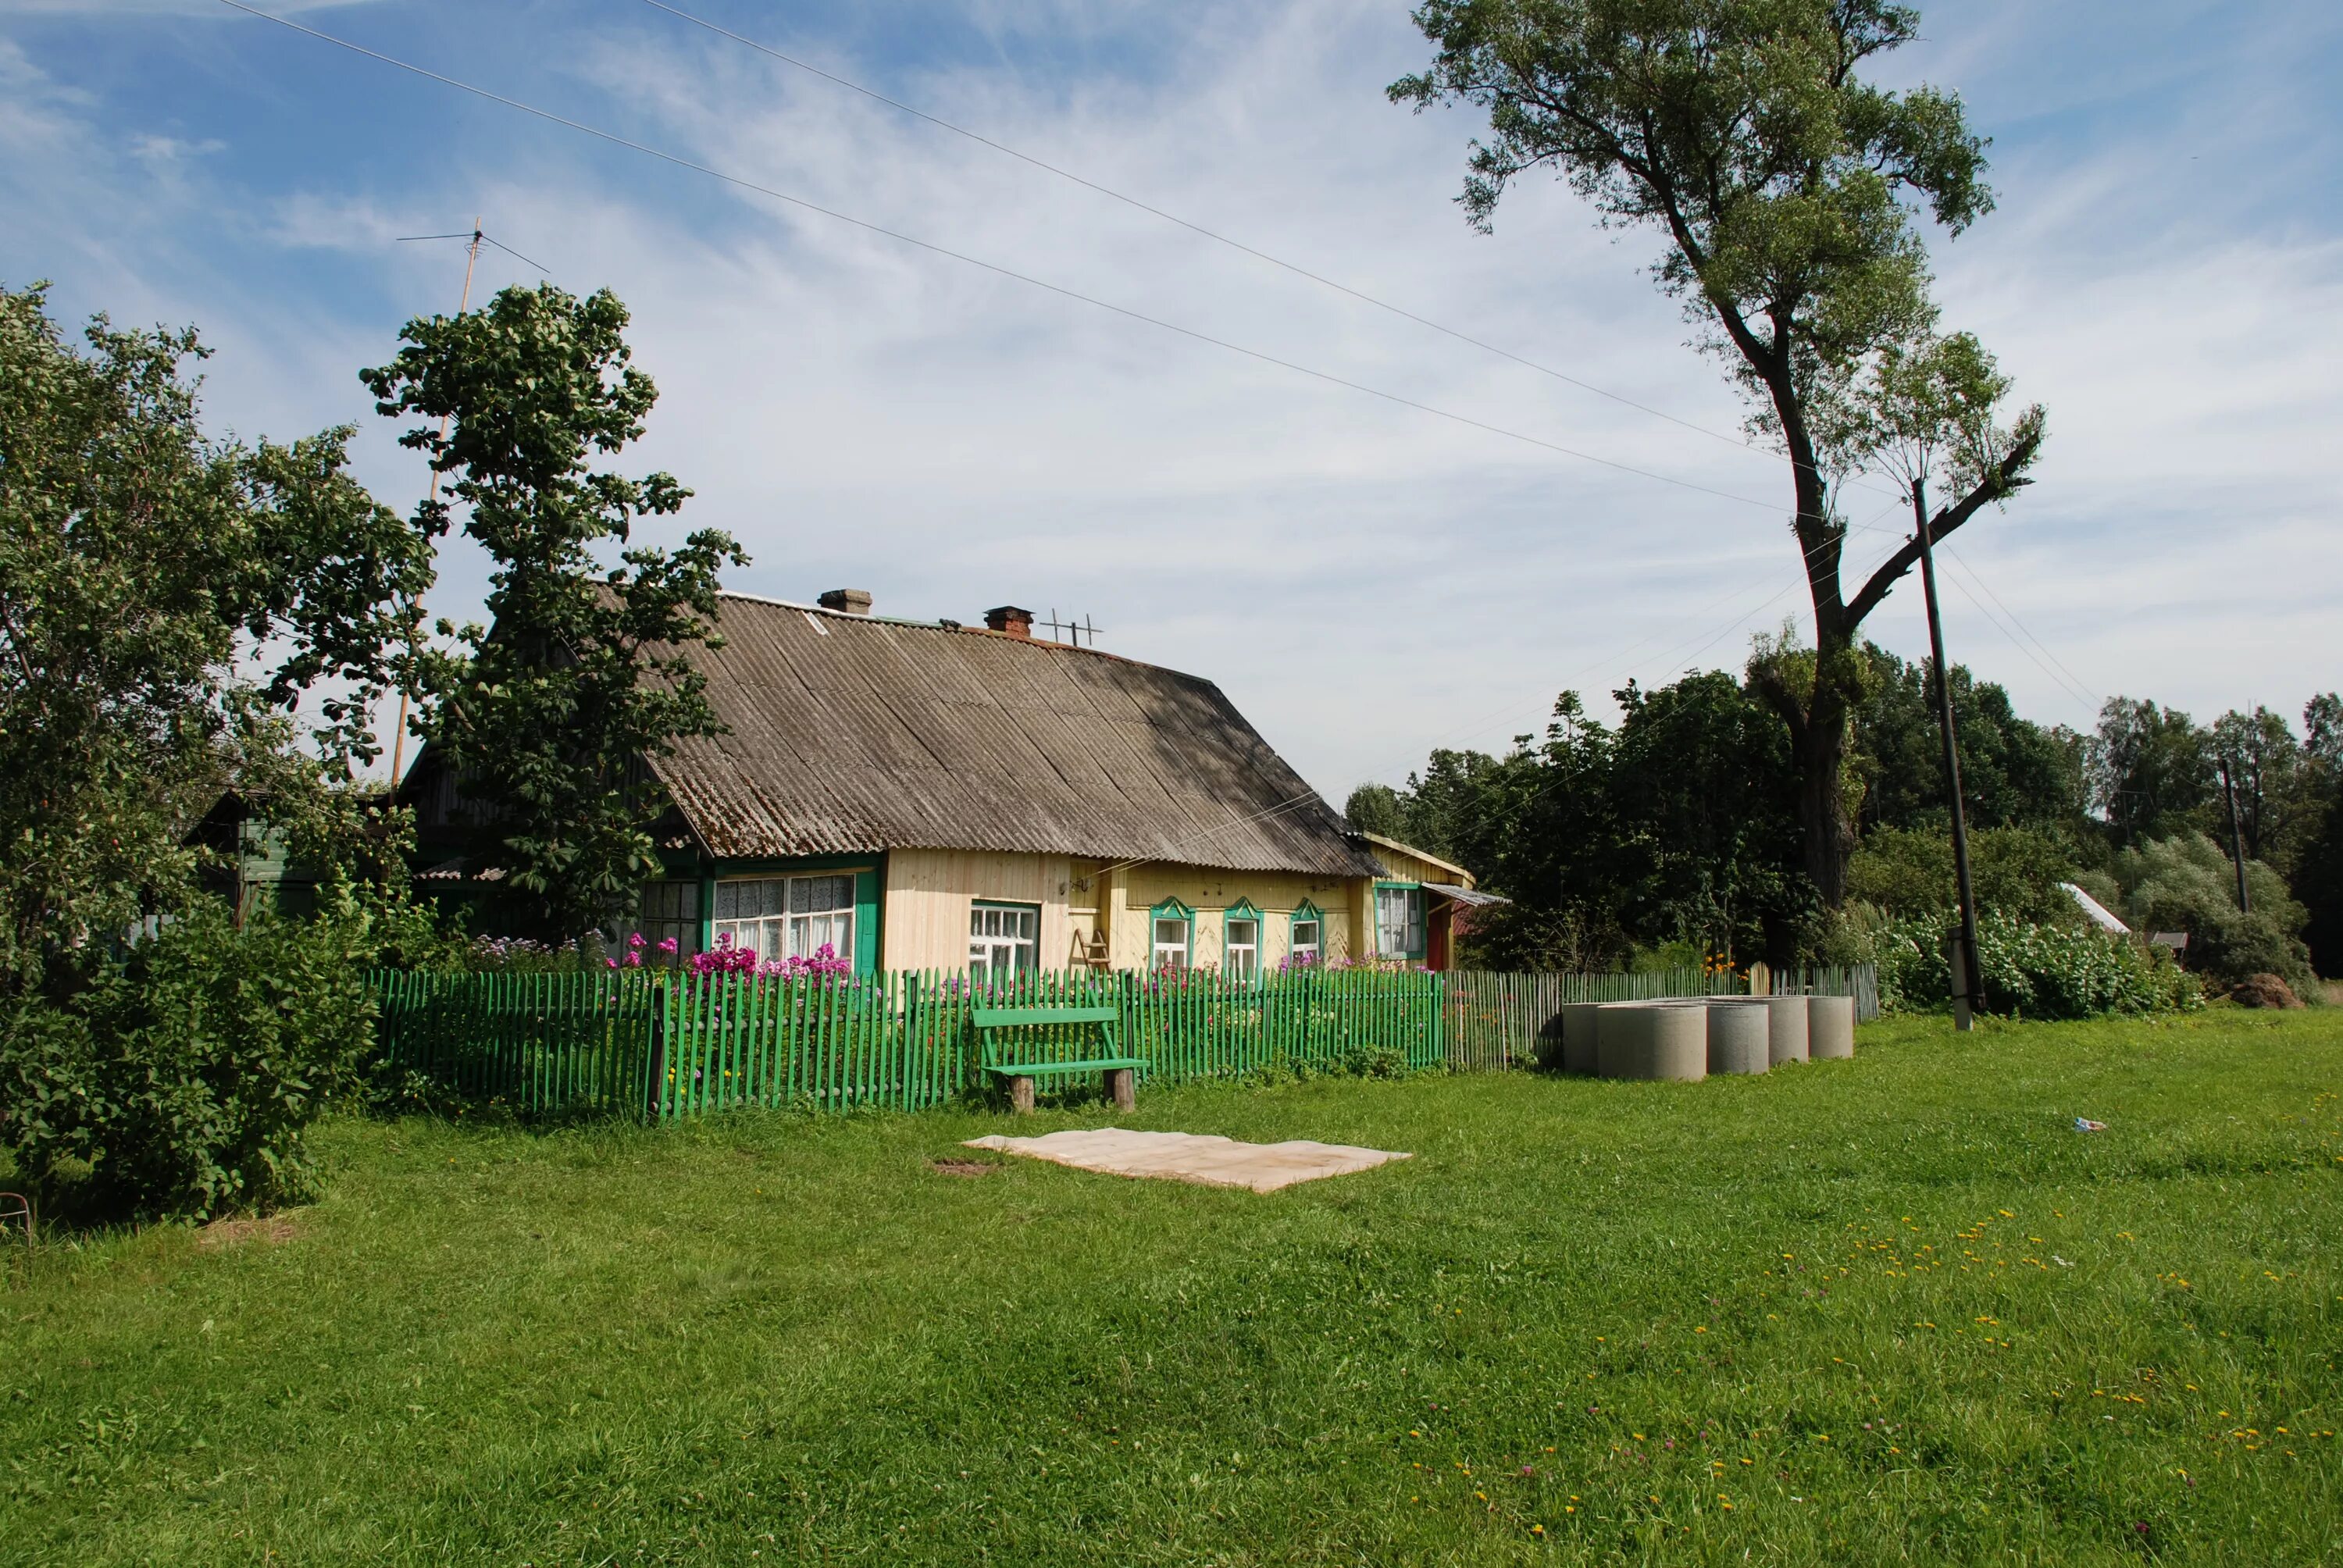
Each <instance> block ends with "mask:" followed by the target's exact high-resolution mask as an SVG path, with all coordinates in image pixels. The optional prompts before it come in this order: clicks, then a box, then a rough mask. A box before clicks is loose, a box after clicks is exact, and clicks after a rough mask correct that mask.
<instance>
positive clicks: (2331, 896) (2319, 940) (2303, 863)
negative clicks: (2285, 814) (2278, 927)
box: [2295, 795, 2343, 975]
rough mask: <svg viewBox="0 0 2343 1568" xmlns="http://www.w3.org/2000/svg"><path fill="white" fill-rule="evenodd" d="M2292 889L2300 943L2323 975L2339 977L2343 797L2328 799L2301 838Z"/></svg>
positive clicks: (2342, 949) (2341, 966)
mask: <svg viewBox="0 0 2343 1568" xmlns="http://www.w3.org/2000/svg"><path fill="white" fill-rule="evenodd" d="M2295 886H2296V887H2297V888H2298V889H2299V890H2300V891H2301V894H2302V904H2303V909H2304V911H2305V914H2306V919H2305V920H2304V923H2303V931H2302V935H2303V940H2305V942H2306V943H2308V947H2309V950H2310V957H2311V962H2312V964H2313V966H2314V967H2315V968H2316V969H2317V970H2318V972H2319V973H2320V974H2323V975H2338V974H2343V795H2337V796H2333V797H2330V798H2329V799H2328V801H2327V803H2326V806H2325V809H2323V810H2321V811H2320V813H2319V815H2318V818H2317V819H2316V822H2315V825H2314V826H2313V827H2312V828H2311V829H2310V830H2309V831H2308V834H2307V835H2306V837H2305V839H2304V843H2303V847H2302V852H2301V854H2300V855H2299V856H2298V858H2297V859H2296V862H2295Z"/></svg>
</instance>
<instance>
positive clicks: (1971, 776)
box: [1850, 644, 2088, 897]
mask: <svg viewBox="0 0 2343 1568" xmlns="http://www.w3.org/2000/svg"><path fill="white" fill-rule="evenodd" d="M1863 651H1864V656H1865V658H1866V659H1867V660H1868V661H1869V663H1870V673H1869V677H1868V679H1867V681H1866V689H1865V696H1864V700H1863V705H1862V707H1861V708H1860V709H1858V710H1857V712H1856V714H1855V727H1856V730H1855V760H1854V764H1853V767H1852V769H1850V770H1851V771H1852V772H1853V773H1854V774H1855V777H1856V778H1857V779H1860V780H1861V781H1862V784H1863V787H1864V794H1863V804H1862V806H1861V808H1860V809H1858V811H1857V813H1856V820H1857V821H1858V822H1859V823H1860V824H1861V825H1862V827H1863V829H1864V830H1865V832H1866V833H1868V832H1870V831H1872V830H1873V829H1879V828H1906V829H1911V828H1935V829H1938V830H1940V831H1941V830H1945V829H1946V828H1947V824H1948V823H1949V821H1950V814H1949V812H1948V810H1947V809H1946V801H1945V753H1944V742H1943V739H1942V732H1941V730H1940V729H1939V728H1938V721H1937V717H1936V698H1935V694H1934V691H1933V689H1932V685H1933V683H1932V681H1931V678H1930V675H1929V671H1928V667H1927V664H1926V661H1925V660H1924V661H1919V662H1915V663H1911V664H1906V662H1905V661H1904V660H1902V659H1900V658H1896V656H1895V655H1894V654H1892V653H1889V652H1888V651H1886V650H1885V648H1879V647H1877V646H1875V645H1872V644H1865V647H1864V650H1863ZM1952 668H1953V729H1954V732H1955V734H1956V735H1957V736H1958V737H1959V739H1960V749H1961V794H1962V803H1963V804H1964V805H1965V806H1966V808H1967V809H1968V821H1969V826H1970V828H1971V829H1986V828H2014V827H2031V828H2040V829H2053V830H2057V831H2061V832H2071V831H2073V830H2075V829H2077V828H2079V827H2080V826H2081V825H2082V823H2083V819H2084V814H2085V810H2086V808H2087V804H2088V803H2087V801H2086V799H2084V793H2083V776H2082V757H2081V753H2080V747H2079V738H2077V737H2074V736H2072V735H2070V734H2067V733H2066V732H2063V731H2056V730H2047V729H2043V728H2042V727H2041V726H2039V725H2036V724H2034V723H2031V722H2029V721H2027V720H2026V719H2020V718H2018V717H2017V715H2016V712H2015V711H2014V710H2013V709H2011V707H2010V703H2009V694H2008V693H2007V692H2006V691H2005V690H2003V689H2002V688H2001V687H2000V686H1998V685H1997V684H1996V683H1994V682H1992V681H1979V680H1977V679H1976V678H1974V677H1973V676H1971V675H1970V673H1969V671H1968V668H1967V667H1966V666H1965V665H1961V664H1955V665H1954V666H1953V667H1952ZM1850 891H1851V892H1852V891H1853V890H1852V889H1850ZM1855 896H1856V897H1862V896H1863V895H1861V894H1859V893H1857V894H1855Z"/></svg>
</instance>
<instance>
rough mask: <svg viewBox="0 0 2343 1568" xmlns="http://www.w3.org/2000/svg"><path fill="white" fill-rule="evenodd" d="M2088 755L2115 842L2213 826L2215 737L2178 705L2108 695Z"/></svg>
mask: <svg viewBox="0 0 2343 1568" xmlns="http://www.w3.org/2000/svg"><path fill="white" fill-rule="evenodd" d="M2088 759H2089V760H2088V766H2089V769H2090V784H2091V803H2092V804H2093V805H2094V806H2096V807H2097V809H2098V810H2099V812H2100V814H2101V815H2102V816H2103V817H2104V818H2105V819H2106V820H2107V832H2108V835H2109V837H2110V838H2112V839H2113V840H2114V841H2115V844H2116V846H2117V848H2118V849H2123V848H2127V847H2129V846H2131V845H2134V844H2138V843H2142V842H2144V841H2146V840H2147V839H2163V838H2168V837H2170V836H2171V835H2172V834H2175V833H2179V832H2185V831H2187V830H2188V829H2192V828H2201V827H2205V826H2209V823H2208V822H2207V820H2206V819H2205V815H2204V814H2205V812H2206V811H2207V809H2208V808H2209V807H2211V806H2212V805H2213V803H2214V801H2215V799H2216V798H2217V795H2218V792H2219V788H2220V786H2219V783H2218V778H2217V774H2216V773H2215V772H2214V769H2213V749H2212V738H2211V737H2210V736H2208V735H2207V734H2206V733H2205V731H2204V730H2202V729H2198V728H2197V723H2196V721H2195V720H2194V719H2190V718H2189V717H2188V716H2187V714H2185V713H2183V712H2181V711H2180V710H2179V709H2175V708H2158V707H2157V705H2156V704H2155V703H2153V702H2149V701H2143V700H2137V699H2132V698H2127V697H2111V698H2109V699H2107V706H2106V707H2105V708H2103V709H2100V710H2099V729H2098V733H2097V735H2096V736H2094V737H2093V738H2092V739H2091V741H2090V744H2089V749H2088ZM2225 826H2226V824H2225Z"/></svg>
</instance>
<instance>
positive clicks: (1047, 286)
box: [219, 0, 1782, 513]
mask: <svg viewBox="0 0 2343 1568" xmlns="http://www.w3.org/2000/svg"><path fill="white" fill-rule="evenodd" d="M219 3H220V4H221V5H226V6H227V7H228V8H229V9H231V10H236V11H241V12H243V13H244V14H245V15H248V16H256V17H258V18H259V19H260V20H261V21H264V22H273V23H275V24H276V25H277V26H280V27H284V28H287V29H288V30H289V31H292V32H295V33H300V34H303V35H307V36H308V37H311V38H315V39H317V41H319V42H320V43H325V44H331V45H334V46H335V47H336V48H338V49H346V50H347V51H349V52H350V53H351V54H353V55H364V56H365V57H366V58H367V59H369V60H375V61H378V62H380V63H381V64H383V65H389V66H392V67H394V68H396V69H397V70H401V71H405V72H407V73H408V74H410V75H417V76H421V77H423V78H425V79H426V80H427V81H433V82H437V83H439V84H440V85H443V86H448V87H453V88H455V89H457V90H458V92H464V93H469V94H471V95H473V96H475V97H478V98H484V99H486V100H488V102H489V103H492V104H501V105H503V106H505V107H506V108H508V109H515V110H518V111H519V112H520V113H522V114H525V115H529V116H535V117H536V118H538V119H540V120H544V121H546V122H548V124H552V125H557V126H563V127H565V128H566V129H568V130H573V131H577V132H578V133H579V134H581V135H584V136H592V137H595V138H596V139H597V140H599V141H604V142H608V143H609V144H610V145H612V146H620V147H625V148H627V149H628V151H630V152H637V153H640V154H642V155H643V156H646V157H652V158H657V159H659V161H660V162H662V163H666V164H671V165H673V166H676V167H678V168H682V169H689V170H690V171H691V172H692V173H694V174H699V175H705V176H708V177H709V178H710V179H713V180H720V181H722V182H723V183H724V184H726V185H729V186H737V187H738V188H739V189H741V190H748V191H754V192H756V193H757V194H758V195H759V196H770V197H771V198H772V199H774V200H775V201H779V202H786V203H788V204H789V206H795V207H799V208H802V209H803V210H805V211H807V212H810V213H817V214H819V215H820V216H823V217H827V218H830V219H833V220H834V221H836V222H839V223H843V224H847V225H849V226H852V227H854V228H859V229H861V230H862V231H863V232H865V233H867V234H875V235H878V236H881V237H883V238H887V239H891V240H894V241H896V242H897V243H899V244H902V245H908V246H912V247H914V248H916V249H919V250H924V251H927V252H929V253H930V255H934V256H944V257H947V258H949V259H950V260H952V261H958V262H961V263H964V264H966V265H967V266H974V267H979V268H981V269H982V270H984V271H986V272H990V273H992V274H993V275H995V276H1000V277H1005V278H1009V279H1011V281H1013V282H1017V283H1022V284H1026V285H1028V286H1031V287H1034V288H1039V289H1042V290H1044V291H1046V292H1048V293H1051V294H1054V295H1057V296H1059V297H1061V298H1065V299H1071V300H1073V301H1075V302H1076V303H1078V304H1081V305H1087V306H1091V307H1093V308H1095V309H1099V310H1103V311H1107V312H1109V313H1111V314H1112V315H1115V316H1120V317H1125V318H1127V319H1129V320H1131V321H1137V322H1141V323H1143V324H1145V325H1146V326H1149V327H1157V328H1160V329H1161V330H1162V331H1165V332H1170V333H1175V334H1177V335H1178V336H1180V337H1186V338H1189V339H1192V341H1195V342H1198V343H1202V344H1207V345H1210V346H1211V347H1215V348H1220V349H1224V350H1226V351H1227V352H1229V353H1231V354H1237V355H1242V356H1243V357H1245V358H1247V359H1252V360H1254V361H1256V362H1258V363H1260V364H1263V365H1271V366H1274V367H1277V368H1279V369H1281V370H1289V371H1292V373H1294V374H1295V375H1297V376H1307V377H1311V378H1312V380H1316V381H1322V382H1324V383H1326V384H1327V385H1329V386H1332V387H1344V388H1346V389H1348V390H1350V391H1353V392H1358V393H1361V394H1363V395H1364V396H1366V397H1374V398H1379V399H1381V400H1382V401H1383V402H1386V403H1392V404H1395V405H1397V406H1398V407H1403V408H1412V409H1414V410H1415V411H1416V412H1418V413H1421V414H1430V415H1432V416H1433V417H1435V418H1440V419H1446V420H1448V421H1450V422H1451V423H1453V424H1457V425H1463V426H1465V427H1469V428H1472V429H1475V430H1480V431H1483V432H1485V433H1486V434H1489V435H1492V436H1501V437H1504V438H1505V439H1507V440H1511V441H1520V442H1523V444H1525V445H1528V446H1532V447H1542V448H1544V450H1546V451H1549V452H1558V453H1560V454H1561V455H1562V456H1564V457H1575V458H1577V459H1578V460H1579V461H1581V462H1584V463H1593V464H1594V465H1596V466H1597V467H1604V468H1610V469H1613V470H1615V471H1616V472H1619V473H1623V474H1633V475H1634V476H1635V477H1638V478H1643V479H1651V480H1654V482H1656V483H1659V484H1663V485H1673V486H1674V487H1677V488H1678V489H1684V490H1691V491H1694V492H1695V493H1696V494H1699V495H1704V496H1713V497H1715V498H1717V499H1718V500H1723V501H1732V502H1735V504H1737V505H1740V506H1745V507H1756V508H1761V509H1763V510H1765V511H1769V512H1775V513H1778V512H1780V510H1781V509H1782V508H1780V507H1779V506H1778V505H1777V504H1775V502H1772V501H1762V500H1759V499H1757V498H1755V497H1753V496H1742V495H1736V494H1735V493H1734V492H1732V491H1730V490H1719V489H1715V488H1713V487H1710V486H1707V485H1703V484H1697V483H1695V482H1694V481H1693V480H1690V479H1680V478H1677V477H1675V476H1674V475H1672V474H1663V473H1659V472H1656V471H1655V470H1654V469H1650V468H1642V467H1636V466H1635V465H1634V464H1633V463H1623V462H1620V461H1618V460H1617V459H1616V458H1613V457H1599V456H1597V455H1596V454H1594V453H1593V452H1587V451H1582V450H1580V449H1579V448H1577V447H1566V446H1564V445H1563V444H1562V443H1561V442H1559V441H1549V440H1547V439H1545V438H1544V437H1541V436H1533V435H1530V434H1528V433H1527V432H1525V431H1521V430H1513V429H1508V428H1507V427H1504V426H1502V425H1493V424H1491V423H1489V422H1488V421H1487V420H1485V419H1476V418H1474V417H1473V416H1471V415H1469V414H1460V413H1457V412H1456V411H1455V410H1453V409H1450V408H1443V407H1438V406H1437V405H1434V404H1431V403H1425V402H1422V401H1420V400H1418V399H1416V398H1413V397H1406V396H1404V395H1403V394H1401V393H1397V392H1391V391H1386V390H1384V389H1383V387H1374V386H1371V385H1369V384H1368V383H1366V382H1363V381H1353V380H1352V379H1351V378H1350V377H1345V376H1337V375H1335V374H1334V373H1333V372H1332V371H1330V370H1320V369H1317V368H1315V367H1312V366H1308V365H1303V364H1302V363H1300V362H1298V361H1296V360H1292V359H1286V358H1282V357H1279V356H1277V355H1274V354H1270V353H1266V352H1264V351H1262V350H1261V349H1258V348H1248V347H1245V346H1244V345H1243V344H1241V343H1236V342H1232V341H1231V340H1230V339H1228V338H1225V337H1214V336H1213V335H1212V334H1211V333H1209V332H1204V331H1202V330H1199V329H1198V328H1196V327H1183V326H1182V325H1180V324H1179V323H1178V322H1175V321H1167V320H1165V319H1164V318H1163V317H1160V316H1150V315H1148V314H1147V313H1146V312H1145V311H1142V310H1135V309H1132V308H1131V307H1129V306H1125V305H1116V304H1114V303H1113V302H1111V301H1110V300H1105V299H1101V298H1099V297H1097V296H1095V295H1090V294H1084V293H1082V292H1081V291H1080V290H1079V289H1073V288H1069V287H1067V286H1065V285H1063V284H1058V283H1051V282H1049V281H1047V280H1045V279H1043V278H1039V277H1035V276H1032V275H1031V274H1030V273H1023V272H1019V271H1017V270H1016V269H1015V268H1013V267H1008V266H1001V264H1000V263H998V262H992V261H986V260H984V259H983V258H982V257H980V256H970V255H969V254H968V253H967V252H965V251H959V250H954V249H952V248H951V247H950V246H943V245H939V244H937V243H935V242H934V241H932V240H925V239H921V238H920V237H918V236H915V235H909V234H905V233H903V232H902V231H901V230H900V229H892V228H889V227H887V226H884V225H882V224H876V223H871V222H870V221H869V220H867V219H864V218H859V217H855V216H851V215H850V214H847V213H843V212H840V211H838V210H837V209H836V208H834V207H827V206H821V205H820V203H818V202H812V201H809V200H807V199H806V198H805V197H803V196H792V195H790V194H789V192H787V191H782V190H776V189H774V188H773V187H772V186H767V185H759V183H757V182H756V181H754V180H749V179H743V178H741V177H740V176H738V175H729V174H726V173H725V172H724V171H723V170H721V169H718V168H714V167H711V166H709V165H707V164H703V163H699V162H695V161H694V160H692V159H690V158H687V157H683V156H679V155H678V154H675V153H670V152H666V151H663V150H661V149H660V148H658V147H654V146H647V145H646V144H644V143H642V142H638V141H634V140H631V139H630V138H628V137H626V136H619V135H618V134H617V133H616V132H614V131H606V130H603V129H602V128H600V127H599V126H591V125H588V124H587V123H586V122H584V121H582V120H573V119H569V118H568V117H567V116H561V115H557V114H555V113H553V112H552V111H551V110H550V109H541V108H538V106H535V105H534V104H528V103H523V102H522V101H521V100H520V99H518V98H510V97H507V96H505V95H503V94H501V93H495V92H490V91H489V90H488V88H486V87H478V86H474V85H472V84H471V83H469V82H465V81H459V80H458V79H457V78H456V77H454V76H448V75H441V74H440V73H439V72H437V71H432V70H427V69H425V68H424V67H423V66H421V65H410V64H408V63H407V61H405V60H401V59H398V58H397V57H396V56H393V55H386V54H383V53H382V52H381V51H379V50H377V49H369V48H367V47H366V46H365V45H362V44H354V43H352V42H350V41H349V40H348V39H347V38H337V37H336V36H335V35H332V34H331V33H324V32H320V31H318V30H317V28H315V27H310V26H306V25H303V24H301V23H299V22H295V21H292V20H290V19H288V18H287V17H283V16H277V15H271V14H269V13H268V12H266V11H263V10H260V9H258V8H257V7H256V6H252V5H246V4H244V0H219ZM529 265H531V266H535V265H536V263H534V262H531V263H530V264H529Z"/></svg>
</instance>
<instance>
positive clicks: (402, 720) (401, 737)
mask: <svg viewBox="0 0 2343 1568" xmlns="http://www.w3.org/2000/svg"><path fill="white" fill-rule="evenodd" d="M480 237H481V236H480V216H479V214H478V213H475V214H473V215H472V239H471V243H470V244H468V245H467V246H465V247H464V291H463V292H462V293H461V294H459V295H458V296H457V297H456V314H457V315H458V316H461V315H463V314H464V312H466V311H467V310H469V309H470V308H471V307H472V269H473V268H474V267H475V266H478V265H479V262H480ZM451 417H453V416H451V415H446V414H443V415H441V416H440V417H439V439H440V441H441V442H442V443H443V444H444V443H445V442H446V441H447V422H448V420H449V419H450V418H451ZM438 498H439V470H438V469H437V467H434V468H433V469H432V470H431V484H430V487H428V488H427V489H426V490H425V491H424V492H423V504H424V505H425V506H429V505H430V504H431V503H432V502H434V501H436V500H437V499H438ZM406 761H407V691H406V689H405V688H403V687H402V688H401V689H399V693H398V733H397V736H396V737H395V738H394V739H392V741H391V743H390V787H391V788H392V789H397V788H398V782H399V779H400V778H401V776H402V769H403V768H404V765H405V763H406Z"/></svg>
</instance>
